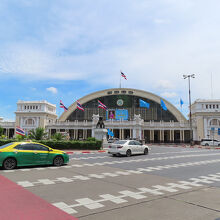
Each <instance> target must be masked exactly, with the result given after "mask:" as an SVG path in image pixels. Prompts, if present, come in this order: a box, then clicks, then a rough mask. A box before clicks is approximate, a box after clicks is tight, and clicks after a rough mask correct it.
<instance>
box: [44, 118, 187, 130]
mask: <svg viewBox="0 0 220 220" xmlns="http://www.w3.org/2000/svg"><path fill="white" fill-rule="evenodd" d="M104 123H105V126H106V127H108V126H115V127H118V126H121V127H128V126H131V127H132V126H135V125H138V126H141V127H142V128H187V129H189V128H190V126H189V123H184V122H173V121H170V122H164V121H160V122H155V121H149V122H144V121H143V120H139V121H137V120H131V121H124V120H119V121H115V120H108V121H105V122H104ZM95 125H96V123H95V122H94V121H78V120H75V121H56V122H50V123H48V124H47V127H50V128H52V127H63V128H65V127H70V126H71V127H83V126H89V127H94V126H95Z"/></svg>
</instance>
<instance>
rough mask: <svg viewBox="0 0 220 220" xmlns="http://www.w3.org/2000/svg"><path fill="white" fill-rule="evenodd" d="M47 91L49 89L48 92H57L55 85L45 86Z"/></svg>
mask: <svg viewBox="0 0 220 220" xmlns="http://www.w3.org/2000/svg"><path fill="white" fill-rule="evenodd" d="M47 91H49V92H52V93H53V94H57V92H58V91H57V88H55V87H49V88H47Z"/></svg>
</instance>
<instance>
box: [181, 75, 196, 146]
mask: <svg viewBox="0 0 220 220" xmlns="http://www.w3.org/2000/svg"><path fill="white" fill-rule="evenodd" d="M183 78H184V79H186V78H188V84H189V124H190V145H192V139H193V136H192V112H191V91H190V78H195V74H191V75H183Z"/></svg>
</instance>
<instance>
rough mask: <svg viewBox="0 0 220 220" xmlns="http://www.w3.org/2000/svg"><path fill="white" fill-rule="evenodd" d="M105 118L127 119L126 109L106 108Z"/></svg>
mask: <svg viewBox="0 0 220 220" xmlns="http://www.w3.org/2000/svg"><path fill="white" fill-rule="evenodd" d="M106 118H107V120H109V119H113V120H128V110H126V109H114V110H111V109H110V110H108V111H107V112H106Z"/></svg>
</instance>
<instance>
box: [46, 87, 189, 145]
mask: <svg viewBox="0 0 220 220" xmlns="http://www.w3.org/2000/svg"><path fill="white" fill-rule="evenodd" d="M161 99H162V100H163V101H164V103H165V105H166V107H167V110H163V108H162V107H161ZM98 100H99V101H101V102H102V103H103V104H104V105H106V106H107V108H108V110H107V111H106V110H104V109H101V108H98ZM140 100H143V101H145V102H147V103H149V104H150V107H149V108H146V107H140ZM78 101H79V102H80V104H81V105H82V106H83V108H84V111H82V110H79V109H78V108H77V103H76V102H74V103H73V104H72V105H70V106H69V107H68V111H66V112H64V113H63V114H62V115H61V116H60V118H59V119H58V120H57V121H56V122H55V123H52V124H48V125H47V129H48V131H49V133H50V134H51V135H52V134H53V133H55V132H57V131H58V132H68V133H69V135H70V138H71V139H86V138H88V137H92V136H93V134H94V129H95V127H96V124H97V121H98V118H99V116H101V117H103V119H104V123H105V127H106V128H108V129H110V130H111V131H112V132H113V133H114V137H115V138H119V139H126V138H135V139H144V140H145V141H146V142H154V143H160V142H162V143H180V142H189V139H190V127H189V123H188V121H187V120H186V118H185V117H184V116H183V115H182V113H181V112H180V111H179V110H178V109H177V108H176V107H175V106H173V105H172V104H171V103H169V102H168V101H167V100H165V99H163V98H161V97H160V96H157V95H155V94H152V93H149V92H147V91H143V90H137V89H128V88H115V89H107V90H102V91H98V92H94V93H91V94H89V95H86V96H84V97H82V98H81V99H79V100H78Z"/></svg>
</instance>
